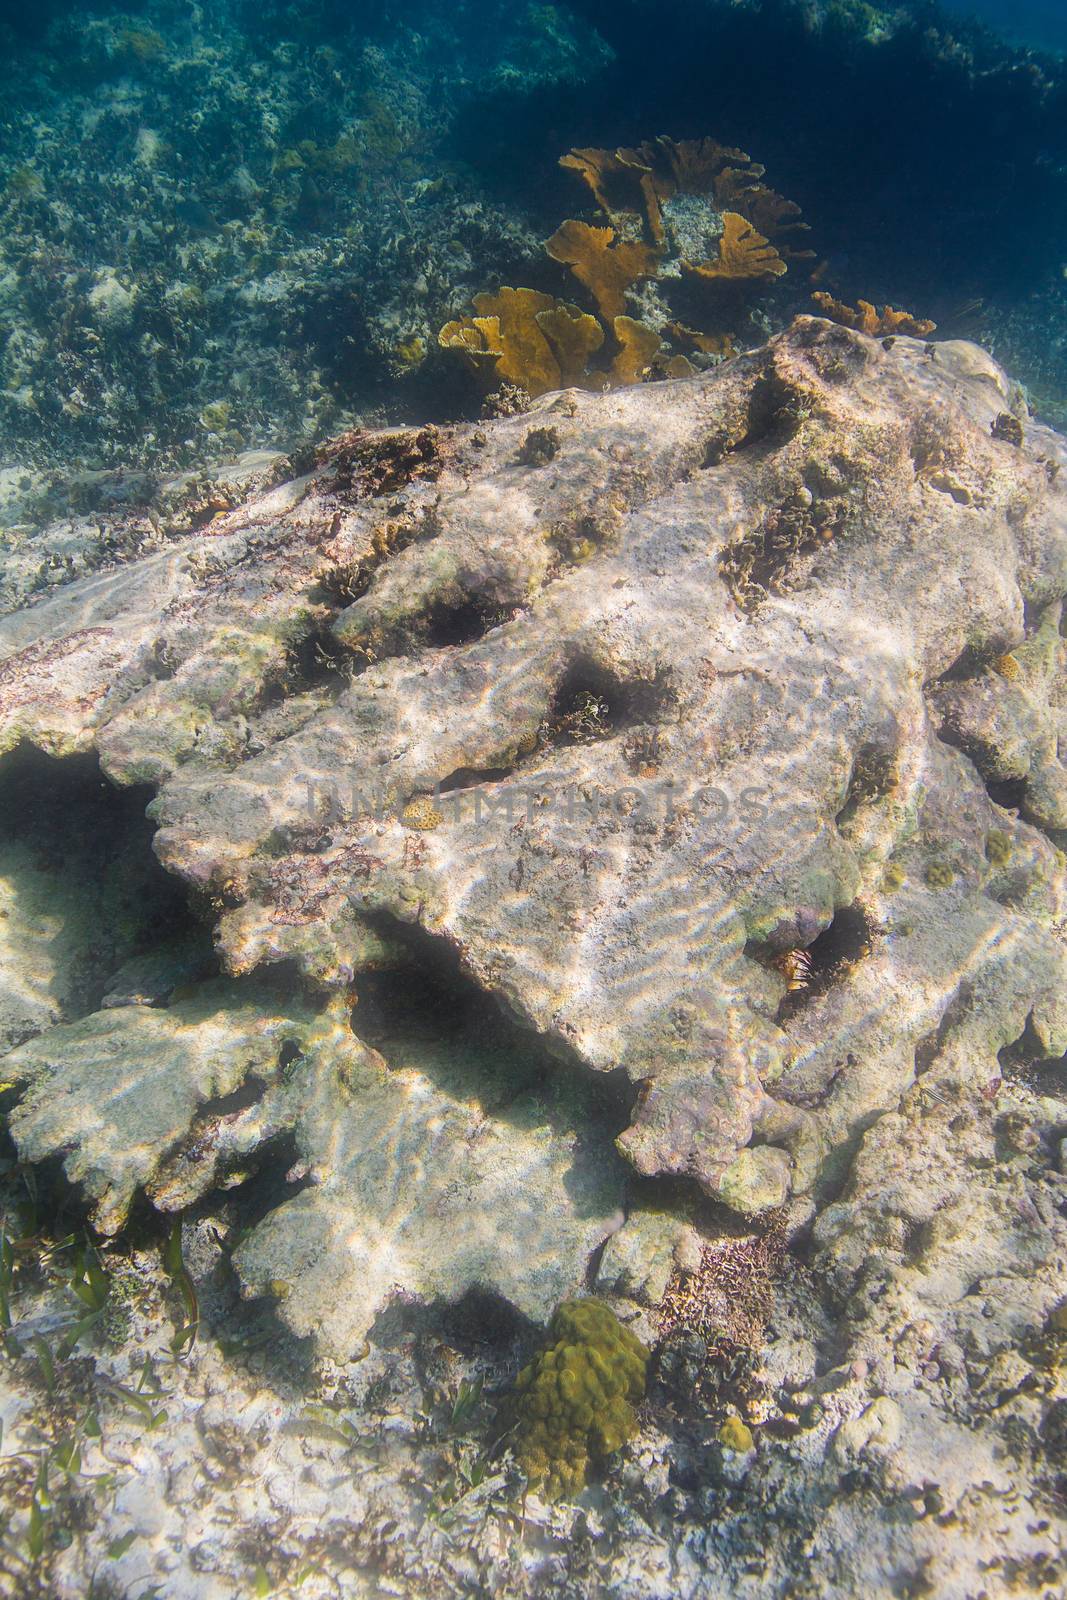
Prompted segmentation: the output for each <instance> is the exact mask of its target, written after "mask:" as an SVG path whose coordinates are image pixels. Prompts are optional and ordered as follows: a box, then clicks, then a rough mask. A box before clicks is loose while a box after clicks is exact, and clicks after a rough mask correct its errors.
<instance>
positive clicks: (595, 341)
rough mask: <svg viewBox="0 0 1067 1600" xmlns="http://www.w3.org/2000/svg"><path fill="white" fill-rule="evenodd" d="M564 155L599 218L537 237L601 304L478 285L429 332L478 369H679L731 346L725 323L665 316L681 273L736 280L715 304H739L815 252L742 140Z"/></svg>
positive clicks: (524, 374) (554, 374) (529, 384)
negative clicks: (805, 246)
mask: <svg viewBox="0 0 1067 1600" xmlns="http://www.w3.org/2000/svg"><path fill="white" fill-rule="evenodd" d="M560 164H561V166H563V167H565V168H566V169H567V170H568V171H571V172H574V173H576V174H577V176H578V177H580V178H581V179H582V181H583V183H584V184H585V185H586V186H587V188H588V189H589V191H590V193H591V194H592V196H593V198H594V200H595V201H596V204H597V206H598V207H599V208H600V210H601V211H602V212H603V213H604V215H605V217H606V219H607V220H606V221H605V222H602V223H592V222H584V221H579V220H577V219H574V218H571V219H569V220H568V221H566V222H564V223H562V224H561V225H560V227H559V228H557V229H556V231H555V233H554V234H553V235H552V236H551V238H550V239H549V240H548V241H547V242H546V245H545V248H546V250H547V252H548V254H549V255H550V256H551V257H552V259H553V260H554V261H558V262H559V263H560V264H561V265H562V266H565V267H568V268H569V269H570V271H571V272H572V273H573V274H574V276H575V278H577V280H578V282H579V283H580V284H581V285H582V287H583V289H584V290H585V291H586V292H587V293H588V294H589V296H590V297H591V300H592V303H593V304H594V305H595V307H596V313H597V314H596V316H594V315H592V314H591V313H590V312H588V311H582V310H580V309H579V308H578V307H575V306H570V305H568V304H567V303H566V302H565V301H562V300H554V299H553V298H552V296H550V295H546V294H543V293H542V292H541V291H539V290H535V289H501V290H499V291H498V292H497V294H496V295H477V296H476V297H475V302H474V304H475V314H474V315H466V316H461V317H459V318H457V319H456V320H454V321H452V322H449V323H446V324H445V326H444V327H443V328H442V329H441V332H440V334H439V343H440V344H441V346H442V347H443V348H445V349H450V350H456V351H458V352H459V353H460V354H461V355H462V356H463V357H464V359H465V360H466V362H467V364H468V366H470V367H471V368H472V369H473V370H474V371H475V372H476V373H479V374H480V375H481V376H482V377H483V379H488V380H490V381H492V382H501V381H502V382H504V383H510V384H518V385H521V387H522V388H523V390H524V391H525V392H526V393H528V394H530V395H538V394H543V393H545V391H546V390H549V389H553V388H559V387H561V386H571V385H582V386H584V387H586V388H590V389H603V388H606V387H609V386H611V385H613V384H630V383H638V382H640V381H641V380H642V379H643V378H645V377H647V376H648V375H649V373H650V372H655V373H656V374H657V375H659V376H667V377H688V376H690V375H691V374H692V373H693V372H694V371H696V370H698V369H699V368H700V367H701V366H706V365H708V364H709V362H710V361H711V360H714V359H722V358H724V357H728V356H731V355H733V353H734V345H733V338H732V336H731V334H730V332H728V331H727V330H725V329H721V330H720V329H712V330H709V331H704V330H702V329H699V328H690V327H688V326H686V325H684V324H683V323H681V322H679V321H677V320H675V318H676V316H677V312H676V310H675V308H674V307H672V305H671V303H670V297H671V294H672V292H673V289H674V287H675V286H677V284H678V283H679V281H680V279H681V278H682V277H683V275H684V276H686V277H688V279H689V281H690V282H691V283H694V284H699V283H701V282H703V283H706V284H709V285H715V286H722V285H724V284H727V285H730V286H732V288H733V289H734V290H735V293H734V294H733V295H732V296H731V297H729V298H727V297H722V296H720V297H719V300H720V302H721V304H720V309H719V311H718V313H717V317H719V316H721V315H722V314H723V313H722V305H729V306H730V307H731V309H732V312H733V314H739V313H740V311H741V301H742V299H743V293H744V292H746V291H752V290H755V289H759V288H761V287H766V286H767V285H769V284H771V283H773V282H774V281H775V280H776V279H778V278H781V277H783V276H784V274H785V273H786V272H787V271H788V265H789V262H790V261H792V260H797V259H800V258H802V257H804V256H810V255H811V254H812V252H811V251H806V250H802V249H799V248H798V239H799V236H800V235H801V233H802V232H803V231H805V230H806V224H805V223H803V222H802V221H801V219H800V209H799V207H798V206H796V205H795V204H794V203H793V202H792V201H791V200H786V199H785V198H784V197H783V196H782V195H780V194H777V193H776V192H775V191H774V190H773V189H769V188H768V187H767V186H766V184H765V183H764V182H763V174H764V169H763V167H762V166H760V164H759V163H758V162H756V161H753V160H752V159H751V157H750V156H749V155H748V154H747V153H746V152H745V151H744V150H739V149H736V148H735V147H733V146H730V145H722V144H719V143H718V141H717V140H715V139H684V140H680V141H679V140H674V139H668V138H663V137H661V138H658V139H653V140H648V141H646V142H645V143H643V144H640V145H637V146H635V147H633V148H630V147H628V146H623V147H619V148H617V149H615V150H599V149H593V148H582V149H577V150H572V151H570V152H569V153H568V154H567V155H565V156H564V157H563V158H562V160H561V163H560ZM639 286H640V288H639ZM710 303H712V302H711V300H710V296H709V304H710ZM639 308H640V309H639ZM690 315H692V313H691V312H690ZM612 334H614V338H611V337H610V336H611V335H612ZM600 352H603V355H601V357H600V359H599V361H598V360H596V358H597V356H598V353H600ZM609 354H610V361H605V360H604V357H605V356H608V355H609Z"/></svg>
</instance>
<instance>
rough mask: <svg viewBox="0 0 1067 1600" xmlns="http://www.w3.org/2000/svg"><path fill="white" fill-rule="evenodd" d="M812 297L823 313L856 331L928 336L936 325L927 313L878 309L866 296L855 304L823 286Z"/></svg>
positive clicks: (913, 336)
mask: <svg viewBox="0 0 1067 1600" xmlns="http://www.w3.org/2000/svg"><path fill="white" fill-rule="evenodd" d="M811 298H812V299H813V300H814V301H815V304H816V305H817V306H818V308H819V310H820V311H821V312H822V315H823V316H824V317H827V318H828V319H829V320H830V321H831V322H839V323H840V324H841V326H842V327H843V328H854V329H855V330H856V332H857V333H869V334H871V335H873V337H875V338H882V337H883V336H885V335H887V334H898V333H902V334H910V335H911V337H912V338H915V339H925V338H926V336H927V334H930V333H933V332H934V330H935V328H936V327H937V323H936V322H930V321H928V320H927V319H926V318H925V317H913V316H912V315H911V313H910V312H908V311H894V310H893V307H892V306H883V307H882V309H881V311H879V310H878V308H877V307H876V306H872V305H871V304H870V302H869V301H867V300H860V301H858V302H857V304H856V307H855V308H853V307H852V306H848V305H845V304H844V302H843V301H841V300H835V299H834V297H833V295H832V294H827V293H826V291H825V290H824V289H817V290H816V291H815V293H814V294H813V295H812V297H811Z"/></svg>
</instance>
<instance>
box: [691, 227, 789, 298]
mask: <svg viewBox="0 0 1067 1600" xmlns="http://www.w3.org/2000/svg"><path fill="white" fill-rule="evenodd" d="M682 266H683V268H684V270H685V271H686V272H689V273H692V274H693V276H694V277H698V278H705V279H711V280H714V279H718V280H720V281H723V280H732V281H734V282H737V281H741V280H744V279H745V278H763V279H767V278H780V277H781V276H782V275H783V273H785V272H787V271H788V268H787V267H786V264H785V262H784V261H783V260H782V258H781V256H780V255H779V254H778V252H777V250H776V249H775V248H774V246H773V244H771V243H770V241H769V240H767V239H765V238H764V237H763V235H762V233H757V232H756V229H755V228H754V227H753V226H752V224H751V222H748V221H746V220H745V218H744V217H743V216H741V214H740V213H739V212H737V211H728V212H727V213H726V215H725V217H724V218H723V231H722V238H721V239H720V241H719V254H718V256H717V258H716V259H715V260H714V261H702V262H700V263H697V264H694V263H693V262H691V261H683V262H682Z"/></svg>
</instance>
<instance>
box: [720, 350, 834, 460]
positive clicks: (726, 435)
mask: <svg viewBox="0 0 1067 1600" xmlns="http://www.w3.org/2000/svg"><path fill="white" fill-rule="evenodd" d="M808 415H809V410H808V406H807V404H806V402H805V400H804V397H803V396H802V395H801V394H800V392H799V391H798V390H796V389H793V388H792V387H791V386H790V385H789V384H787V383H784V382H783V381H782V379H781V378H779V377H778V376H777V375H776V374H775V373H761V374H760V376H759V377H757V378H756V380H755V382H754V383H753V385H752V392H751V394H750V395H749V399H748V407H747V410H746V412H745V414H744V415H743V416H742V417H740V418H739V419H737V420H736V421H735V422H734V423H731V422H729V421H724V422H722V423H720V425H719V426H718V427H717V428H715V429H714V430H713V431H712V432H711V433H710V434H709V435H708V438H707V440H706V442H705V446H704V457H703V460H702V461H701V463H700V465H701V468H702V469H703V468H707V467H717V466H718V465H719V463H720V462H721V461H723V460H725V459H726V457H727V456H730V455H737V454H739V453H740V452H741V451H743V450H751V449H754V448H755V447H756V446H757V445H765V446H766V447H767V448H768V449H769V450H778V449H781V447H782V446H783V445H785V444H788V443H789V440H790V439H791V438H792V437H793V435H794V434H795V433H796V431H797V429H798V428H799V426H800V424H801V423H802V422H803V421H804V420H805V419H806V417H807V416H808Z"/></svg>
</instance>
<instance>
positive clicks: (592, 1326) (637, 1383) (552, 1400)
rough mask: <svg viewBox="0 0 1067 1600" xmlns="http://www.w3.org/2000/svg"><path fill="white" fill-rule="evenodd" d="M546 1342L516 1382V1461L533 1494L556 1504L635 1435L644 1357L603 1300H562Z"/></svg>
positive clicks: (581, 1485) (645, 1353) (643, 1351)
mask: <svg viewBox="0 0 1067 1600" xmlns="http://www.w3.org/2000/svg"><path fill="white" fill-rule="evenodd" d="M549 1337H550V1339H551V1340H552V1342H551V1344H549V1346H548V1348H547V1349H545V1350H542V1351H541V1353H540V1355H538V1356H536V1357H535V1358H534V1360H533V1361H531V1363H530V1365H529V1366H528V1367H524V1368H523V1370H522V1371H521V1372H520V1373H519V1376H518V1378H517V1379H516V1383H515V1389H516V1407H515V1408H516V1412H517V1416H518V1428H517V1434H516V1439H517V1442H516V1445H515V1455H516V1458H517V1459H518V1462H519V1465H520V1466H521V1467H522V1470H523V1471H524V1472H525V1474H526V1477H527V1479H528V1481H529V1483H530V1486H531V1487H532V1488H539V1489H540V1490H541V1492H542V1494H543V1495H544V1496H545V1498H546V1499H549V1500H562V1499H567V1498H572V1497H573V1496H574V1495H576V1494H577V1493H578V1492H579V1491H580V1490H581V1489H582V1488H584V1486H585V1483H586V1479H587V1477H588V1474H589V1468H590V1466H591V1464H592V1463H593V1462H594V1461H599V1460H602V1459H603V1458H604V1457H605V1456H609V1455H611V1454H612V1452H613V1451H615V1450H618V1449H620V1448H621V1446H622V1445H624V1444H625V1443H626V1441H627V1440H628V1439H631V1438H632V1437H633V1435H634V1434H635V1433H636V1431H637V1417H636V1415H635V1413H634V1409H633V1408H634V1404H635V1402H637V1401H639V1400H641V1399H642V1398H643V1396H644V1393H645V1368H646V1367H647V1365H648V1358H649V1352H648V1351H647V1350H646V1349H645V1346H644V1345H643V1344H642V1343H641V1341H640V1340H639V1339H638V1338H637V1337H636V1336H635V1335H634V1334H633V1333H631V1332H630V1330H629V1328H625V1327H623V1325H622V1323H621V1322H620V1321H619V1319H618V1317H617V1316H616V1315H615V1313H614V1312H613V1311H612V1310H611V1307H610V1306H608V1305H606V1304H605V1303H604V1302H603V1301H602V1300H569V1301H566V1302H565V1303H564V1304H563V1305H561V1306H559V1307H558V1308H557V1310H556V1312H555V1315H554V1316H553V1318H552V1322H551V1324H550V1326H549Z"/></svg>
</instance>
